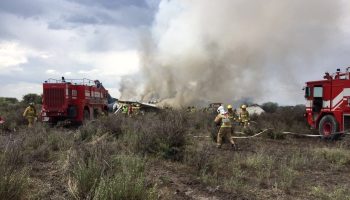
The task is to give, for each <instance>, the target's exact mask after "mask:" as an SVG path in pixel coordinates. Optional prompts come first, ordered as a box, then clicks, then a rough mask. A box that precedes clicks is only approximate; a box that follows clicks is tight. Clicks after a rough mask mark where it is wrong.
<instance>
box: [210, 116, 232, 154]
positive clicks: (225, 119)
mask: <svg viewBox="0 0 350 200" xmlns="http://www.w3.org/2000/svg"><path fill="white" fill-rule="evenodd" d="M214 122H215V123H216V124H221V126H220V129H219V132H218V137H217V142H216V144H217V147H218V148H221V145H222V138H223V137H225V139H226V140H227V141H230V143H231V146H232V148H236V145H235V142H234V141H233V138H232V136H231V129H232V122H231V119H230V116H229V114H228V112H226V111H222V112H220V113H219V114H218V115H217V116H216V118H215V120H214Z"/></svg>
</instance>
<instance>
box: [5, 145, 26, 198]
mask: <svg viewBox="0 0 350 200" xmlns="http://www.w3.org/2000/svg"><path fill="white" fill-rule="evenodd" d="M22 164H23V155H22V152H21V144H19V143H18V142H16V141H15V142H9V143H8V145H7V147H6V149H5V151H4V152H3V153H2V154H0V174H1V175H0V199H24V195H25V192H26V189H27V186H28V175H27V170H25V169H24V168H23V167H22Z"/></svg>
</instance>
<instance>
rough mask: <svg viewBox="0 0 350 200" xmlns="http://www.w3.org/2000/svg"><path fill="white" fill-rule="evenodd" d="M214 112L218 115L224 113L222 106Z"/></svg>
mask: <svg viewBox="0 0 350 200" xmlns="http://www.w3.org/2000/svg"><path fill="white" fill-rule="evenodd" d="M216 112H218V113H220V114H224V113H225V108H224V106H220V107H219V108H218V109H217V110H216Z"/></svg>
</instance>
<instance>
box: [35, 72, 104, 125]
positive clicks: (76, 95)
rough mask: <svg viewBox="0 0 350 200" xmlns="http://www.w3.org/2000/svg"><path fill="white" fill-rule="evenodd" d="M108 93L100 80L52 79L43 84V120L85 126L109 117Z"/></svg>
mask: <svg viewBox="0 0 350 200" xmlns="http://www.w3.org/2000/svg"><path fill="white" fill-rule="evenodd" d="M107 97H108V91H107V90H106V89H105V88H104V87H103V86H102V83H100V82H99V81H98V80H95V81H93V80H89V79H64V77H62V79H61V80H56V79H49V80H47V81H45V82H44V83H43V98H42V99H43V100H42V111H41V119H42V121H44V122H50V123H53V124H55V123H57V122H58V121H69V122H73V123H82V122H83V121H84V120H89V119H94V118H95V117H97V116H98V115H99V114H103V113H104V114H107V111H108V103H107Z"/></svg>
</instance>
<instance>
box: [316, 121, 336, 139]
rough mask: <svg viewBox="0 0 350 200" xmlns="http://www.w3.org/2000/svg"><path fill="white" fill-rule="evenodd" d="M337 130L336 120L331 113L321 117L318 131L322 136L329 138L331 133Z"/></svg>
mask: <svg viewBox="0 0 350 200" xmlns="http://www.w3.org/2000/svg"><path fill="white" fill-rule="evenodd" d="M337 131H338V123H337V120H335V118H334V117H333V116H332V115H326V116H324V117H322V119H321V121H320V124H319V129H318V132H319V134H320V135H322V136H323V138H329V137H330V136H331V135H332V133H335V132H337Z"/></svg>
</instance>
